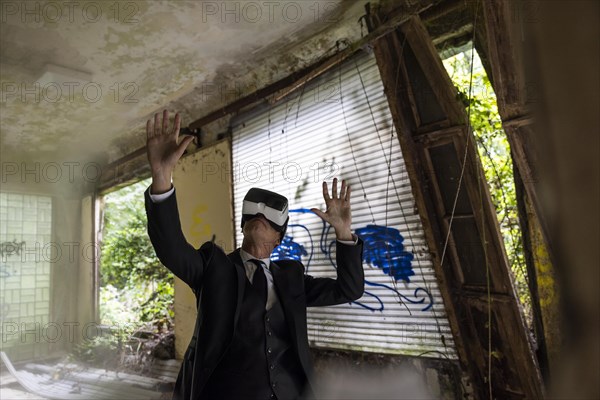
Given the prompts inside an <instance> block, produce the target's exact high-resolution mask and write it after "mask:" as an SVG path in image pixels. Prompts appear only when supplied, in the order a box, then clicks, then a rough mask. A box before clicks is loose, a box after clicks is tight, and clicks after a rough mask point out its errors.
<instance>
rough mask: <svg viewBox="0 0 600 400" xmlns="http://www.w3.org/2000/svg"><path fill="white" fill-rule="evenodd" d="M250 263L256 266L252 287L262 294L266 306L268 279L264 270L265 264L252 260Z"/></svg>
mask: <svg viewBox="0 0 600 400" xmlns="http://www.w3.org/2000/svg"><path fill="white" fill-rule="evenodd" d="M250 262H251V263H253V264H255V265H256V271H254V278H252V287H254V290H256V292H257V293H259V294H260V296H261V298H262V299H263V304H265V303H266V302H267V277H266V276H265V271H264V270H263V262H262V261H260V260H250Z"/></svg>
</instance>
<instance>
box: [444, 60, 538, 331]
mask: <svg viewBox="0 0 600 400" xmlns="http://www.w3.org/2000/svg"><path fill="white" fill-rule="evenodd" d="M444 66H445V67H446V70H447V71H448V75H450V78H451V79H452V82H453V83H454V85H455V86H456V88H457V89H458V95H459V98H460V100H461V101H462V102H463V104H464V105H465V108H466V109H467V110H469V104H470V111H469V112H470V115H469V119H470V122H471V129H472V131H473V135H474V137H475V141H476V142H477V150H478V152H479V157H480V159H481V163H482V167H483V170H484V172H485V177H486V180H487V182H488V187H489V190H490V195H491V197H492V202H493V203H494V206H495V208H496V212H497V215H498V222H499V224H500V230H501V232H502V236H503V238H504V245H505V248H506V253H507V257H508V261H509V264H510V266H511V269H512V271H513V275H514V278H515V279H514V282H515V285H516V289H517V294H518V296H519V298H520V300H521V304H523V306H524V308H525V311H526V316H527V319H528V320H529V321H530V318H531V298H530V293H529V288H528V286H527V271H526V268H525V259H524V255H523V242H522V236H521V228H520V225H519V214H518V210H517V195H516V191H515V182H514V175H513V161H512V157H511V153H510V146H509V144H508V139H507V137H506V133H505V132H504V129H503V128H502V120H501V118H500V115H499V114H498V107H497V103H496V95H495V93H494V91H493V89H492V85H491V82H490V81H489V79H488V77H487V75H486V73H485V69H484V68H483V66H482V64H481V60H480V59H479V56H478V55H477V54H476V53H475V56H474V57H473V75H472V85H471V96H469V86H470V82H471V52H470V50H469V51H467V52H464V53H458V54H456V55H455V56H452V57H449V58H447V59H446V60H444ZM469 98H470V101H469Z"/></svg>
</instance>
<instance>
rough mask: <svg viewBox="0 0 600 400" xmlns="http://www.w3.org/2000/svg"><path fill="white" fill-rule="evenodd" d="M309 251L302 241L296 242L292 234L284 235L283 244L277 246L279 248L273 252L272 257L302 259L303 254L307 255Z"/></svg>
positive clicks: (277, 258)
mask: <svg viewBox="0 0 600 400" xmlns="http://www.w3.org/2000/svg"><path fill="white" fill-rule="evenodd" d="M307 255H308V253H307V251H306V249H305V248H304V246H302V245H301V244H300V243H297V242H294V238H293V237H292V236H287V235H286V236H284V238H283V240H282V241H281V244H280V245H279V246H277V248H276V249H275V250H274V251H273V253H272V254H271V259H273V260H284V259H292V260H297V261H301V260H302V256H307Z"/></svg>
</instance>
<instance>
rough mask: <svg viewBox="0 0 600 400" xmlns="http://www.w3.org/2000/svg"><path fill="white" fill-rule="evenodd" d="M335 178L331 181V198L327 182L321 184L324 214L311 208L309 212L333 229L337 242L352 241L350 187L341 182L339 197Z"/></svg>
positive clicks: (343, 181) (344, 181)
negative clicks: (325, 207) (324, 207)
mask: <svg viewBox="0 0 600 400" xmlns="http://www.w3.org/2000/svg"><path fill="white" fill-rule="evenodd" d="M337 181H338V180H337V178H334V179H333V187H332V188H331V196H329V190H328V188H327V182H323V199H325V205H326V206H327V210H326V211H325V212H323V211H321V210H319V209H318V208H311V211H312V212H314V213H315V214H317V215H318V216H319V217H321V218H322V219H323V220H324V221H326V222H328V223H329V224H330V225H331V226H333V228H334V229H335V235H336V237H337V239H338V240H353V236H352V230H351V229H350V225H351V224H352V215H351V213H350V185H347V186H346V180H342V188H341V189H340V195H339V197H338V193H337Z"/></svg>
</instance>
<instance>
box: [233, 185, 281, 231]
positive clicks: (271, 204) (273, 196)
mask: <svg viewBox="0 0 600 400" xmlns="http://www.w3.org/2000/svg"><path fill="white" fill-rule="evenodd" d="M259 214H262V215H264V217H265V218H266V219H267V221H269V224H270V225H271V226H272V227H273V229H275V230H276V231H277V232H285V230H286V228H287V223H288V220H289V216H288V200H287V198H286V197H284V196H282V195H280V194H277V193H275V192H270V191H268V190H265V189H259V188H252V189H250V190H248V193H246V196H245V197H244V202H243V204H242V228H243V227H244V224H245V223H246V221H249V220H251V219H252V218H254V217H256V216H257V215H259Z"/></svg>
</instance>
